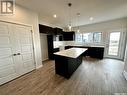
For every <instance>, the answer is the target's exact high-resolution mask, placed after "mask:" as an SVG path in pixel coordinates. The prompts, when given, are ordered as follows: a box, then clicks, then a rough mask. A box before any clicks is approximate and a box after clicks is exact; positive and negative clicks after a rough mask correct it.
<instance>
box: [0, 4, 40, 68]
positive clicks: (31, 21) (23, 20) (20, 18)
mask: <svg viewBox="0 0 127 95" xmlns="http://www.w3.org/2000/svg"><path fill="white" fill-rule="evenodd" d="M0 20H2V21H7V22H13V23H18V24H26V25H30V26H33V35H34V36H33V39H34V49H35V62H36V68H39V67H42V59H41V47H40V35H39V28H38V14H37V13H35V12H33V11H30V10H29V9H26V8H23V7H21V6H19V5H16V8H15V14H14V15H6V16H5V15H0Z"/></svg>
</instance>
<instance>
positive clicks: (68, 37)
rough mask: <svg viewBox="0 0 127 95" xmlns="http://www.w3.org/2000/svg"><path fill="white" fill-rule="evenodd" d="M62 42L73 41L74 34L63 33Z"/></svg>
mask: <svg viewBox="0 0 127 95" xmlns="http://www.w3.org/2000/svg"><path fill="white" fill-rule="evenodd" d="M63 40H64V41H74V40H75V32H63Z"/></svg>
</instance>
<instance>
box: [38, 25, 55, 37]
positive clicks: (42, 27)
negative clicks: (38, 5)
mask: <svg viewBox="0 0 127 95" xmlns="http://www.w3.org/2000/svg"><path fill="white" fill-rule="evenodd" d="M39 31H40V33H45V34H51V35H54V34H55V33H54V29H53V28H52V27H49V26H46V25H41V24H39Z"/></svg>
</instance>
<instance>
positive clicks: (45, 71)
mask: <svg viewBox="0 0 127 95" xmlns="http://www.w3.org/2000/svg"><path fill="white" fill-rule="evenodd" d="M123 65H124V64H123V62H122V61H118V60H114V59H103V60H96V59H92V58H83V62H82V64H81V65H80V66H79V68H78V69H77V70H76V72H74V74H73V75H72V76H71V78H70V79H69V80H67V79H65V78H63V77H61V76H59V75H56V74H55V67H54V66H55V62H54V61H46V62H44V66H43V67H42V68H40V69H38V70H35V71H32V72H30V73H28V74H26V75H24V76H22V77H20V78H17V79H15V80H13V81H11V82H9V83H7V84H4V85H2V86H0V95H114V94H113V93H127V81H126V80H125V79H124V77H123V75H122V72H123Z"/></svg>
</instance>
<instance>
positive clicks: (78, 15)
mask: <svg viewBox="0 0 127 95" xmlns="http://www.w3.org/2000/svg"><path fill="white" fill-rule="evenodd" d="M79 17H80V13H77V22H78V23H79ZM77 32H78V33H79V32H80V29H79V25H78V27H77Z"/></svg>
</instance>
